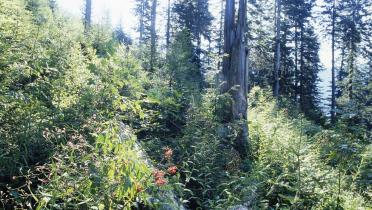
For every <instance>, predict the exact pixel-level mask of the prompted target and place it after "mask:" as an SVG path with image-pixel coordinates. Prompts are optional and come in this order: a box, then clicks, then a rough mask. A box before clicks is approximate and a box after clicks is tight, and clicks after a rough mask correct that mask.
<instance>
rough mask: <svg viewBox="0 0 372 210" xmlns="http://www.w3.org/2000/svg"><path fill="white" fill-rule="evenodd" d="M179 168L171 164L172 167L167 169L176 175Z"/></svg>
mask: <svg viewBox="0 0 372 210" xmlns="http://www.w3.org/2000/svg"><path fill="white" fill-rule="evenodd" d="M177 170H178V168H177V166H171V167H169V168H168V169H167V171H168V173H169V174H170V175H175V174H176V173H177Z"/></svg>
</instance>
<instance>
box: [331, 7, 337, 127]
mask: <svg viewBox="0 0 372 210" xmlns="http://www.w3.org/2000/svg"><path fill="white" fill-rule="evenodd" d="M335 7H336V1H335V0H333V8H332V95H331V122H332V123H334V122H335V121H336V112H335V109H336V78H335V76H336V75H335V18H336V11H335V9H336V8H335Z"/></svg>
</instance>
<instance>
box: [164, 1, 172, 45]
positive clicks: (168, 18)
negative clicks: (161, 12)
mask: <svg viewBox="0 0 372 210" xmlns="http://www.w3.org/2000/svg"><path fill="white" fill-rule="evenodd" d="M170 12H171V3H170V0H168V9H167V32H166V34H165V37H166V46H167V49H168V48H169V44H170V24H171V23H170V21H171V20H170Z"/></svg>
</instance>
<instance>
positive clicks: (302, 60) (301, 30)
mask: <svg viewBox="0 0 372 210" xmlns="http://www.w3.org/2000/svg"><path fill="white" fill-rule="evenodd" d="M300 41H301V44H300V108H301V110H302V108H303V105H304V73H305V72H304V67H305V62H304V26H303V23H301V24H300ZM302 111H303V110H302Z"/></svg>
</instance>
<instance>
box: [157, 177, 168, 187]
mask: <svg viewBox="0 0 372 210" xmlns="http://www.w3.org/2000/svg"><path fill="white" fill-rule="evenodd" d="M155 184H156V185H158V186H163V185H165V184H167V180H165V179H164V178H161V179H156V180H155Z"/></svg>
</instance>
